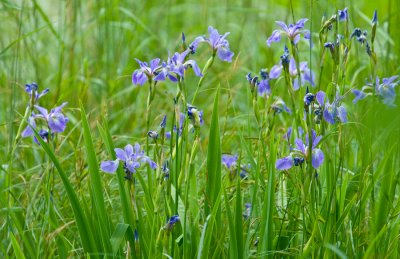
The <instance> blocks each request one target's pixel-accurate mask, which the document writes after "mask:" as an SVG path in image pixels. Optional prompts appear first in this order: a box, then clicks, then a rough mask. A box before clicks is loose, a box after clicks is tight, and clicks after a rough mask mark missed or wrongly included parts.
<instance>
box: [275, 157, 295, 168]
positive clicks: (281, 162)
mask: <svg viewBox="0 0 400 259" xmlns="http://www.w3.org/2000/svg"><path fill="white" fill-rule="evenodd" d="M292 167H293V158H292V157H291V156H288V157H284V158H281V159H278V160H277V161H276V163H275V168H276V169H278V170H287V169H290V168H292Z"/></svg>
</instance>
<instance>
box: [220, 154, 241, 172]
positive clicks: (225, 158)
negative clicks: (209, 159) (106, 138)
mask: <svg viewBox="0 0 400 259" xmlns="http://www.w3.org/2000/svg"><path fill="white" fill-rule="evenodd" d="M237 160H238V155H237V154H236V155H234V156H232V155H222V164H223V165H224V166H226V168H228V169H229V170H233V169H235V168H236V163H237Z"/></svg>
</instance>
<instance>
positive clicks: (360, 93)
mask: <svg viewBox="0 0 400 259" xmlns="http://www.w3.org/2000/svg"><path fill="white" fill-rule="evenodd" d="M351 92H352V93H353V94H354V95H355V98H354V99H353V103H357V102H358V101H359V100H362V99H364V98H365V97H366V96H367V95H366V94H365V93H364V92H363V91H360V90H357V89H353V90H351Z"/></svg>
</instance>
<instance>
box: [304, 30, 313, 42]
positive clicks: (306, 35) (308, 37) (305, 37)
mask: <svg viewBox="0 0 400 259" xmlns="http://www.w3.org/2000/svg"><path fill="white" fill-rule="evenodd" d="M303 34H304V39H307V40H309V39H311V33H310V31H309V30H304V31H303Z"/></svg>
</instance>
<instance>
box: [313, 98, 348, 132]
mask: <svg viewBox="0 0 400 259" xmlns="http://www.w3.org/2000/svg"><path fill="white" fill-rule="evenodd" d="M315 99H316V100H317V103H318V104H319V107H318V109H316V110H315V114H316V115H317V116H318V117H319V118H321V117H322V115H323V118H324V120H325V121H327V122H328V123H330V124H335V122H336V121H337V120H339V121H341V122H347V112H346V108H345V107H344V106H343V105H340V101H341V99H342V98H341V97H339V95H336V98H335V100H334V101H333V102H332V103H330V102H329V99H328V97H326V94H325V93H324V92H323V91H319V92H318V93H317V94H316V95H315ZM317 121H320V119H319V120H317Z"/></svg>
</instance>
